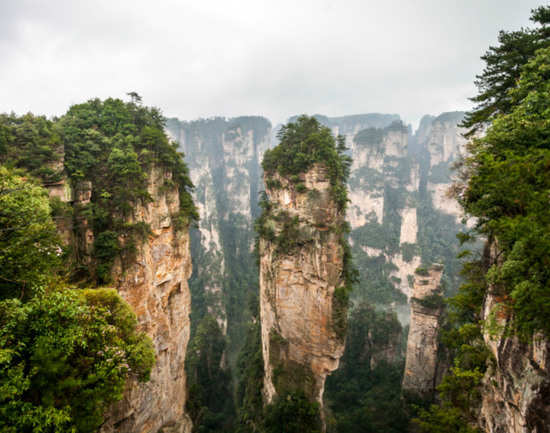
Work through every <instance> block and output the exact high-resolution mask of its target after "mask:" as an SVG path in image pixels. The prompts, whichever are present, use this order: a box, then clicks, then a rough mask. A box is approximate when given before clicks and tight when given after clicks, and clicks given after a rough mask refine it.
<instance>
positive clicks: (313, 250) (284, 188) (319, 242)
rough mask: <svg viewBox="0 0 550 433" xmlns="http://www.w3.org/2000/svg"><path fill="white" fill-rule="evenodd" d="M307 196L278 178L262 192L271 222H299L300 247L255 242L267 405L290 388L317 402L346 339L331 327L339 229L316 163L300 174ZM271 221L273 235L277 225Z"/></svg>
mask: <svg viewBox="0 0 550 433" xmlns="http://www.w3.org/2000/svg"><path fill="white" fill-rule="evenodd" d="M301 178H302V179H301V180H302V182H303V184H305V186H306V187H307V188H308V190H309V191H306V192H298V191H296V189H295V187H294V185H292V184H291V183H289V182H288V181H287V180H286V179H284V178H280V177H278V176H277V175H275V176H274V179H276V180H278V181H279V182H280V183H281V187H280V188H277V189H267V194H268V197H269V199H270V202H271V203H272V205H273V208H272V210H271V214H270V216H271V217H273V216H275V217H276V215H277V214H279V213H280V212H286V215H287V216H288V217H290V218H294V217H297V218H298V221H299V222H298V231H299V233H300V237H303V239H300V240H299V244H298V246H296V247H294V248H293V249H292V250H291V251H290V252H281V251H280V250H279V249H278V248H277V245H276V244H275V243H274V242H270V241H267V240H265V239H261V240H260V311H261V327H262V350H263V358H264V366H265V375H264V396H265V400H266V402H268V403H269V402H271V401H272V399H273V397H274V396H275V395H277V394H279V393H282V392H284V391H288V390H296V389H300V390H303V391H305V393H306V395H308V396H309V397H310V398H311V399H312V400H317V401H318V402H319V403H321V404H322V395H323V390H324V384H325V379H326V376H327V375H328V374H329V373H330V372H331V371H334V370H335V369H336V368H337V367H338V361H339V359H340V357H341V356H342V354H343V351H344V341H343V338H342V337H341V336H339V335H338V333H337V331H336V330H335V326H334V320H333V318H334V316H333V313H334V308H335V306H334V290H335V288H336V287H340V286H342V285H343V280H342V277H341V274H342V269H343V248H342V246H341V244H340V240H339V234H337V233H336V232H335V231H334V230H331V228H334V227H337V226H339V225H341V224H342V223H343V219H344V215H343V214H341V213H340V212H339V211H338V208H337V206H336V203H335V202H334V201H333V200H332V198H331V194H330V188H331V186H330V182H329V179H328V174H327V173H326V170H325V168H324V167H323V166H321V165H319V164H316V165H314V166H313V167H312V168H311V169H310V170H309V171H308V172H307V173H305V174H303V175H301ZM312 191H314V192H312ZM271 217H270V219H269V221H268V223H269V224H272V227H273V228H274V231H275V233H276V234H278V233H280V232H281V230H282V224H283V223H282V222H281V221H278V220H277V219H276V218H271Z"/></svg>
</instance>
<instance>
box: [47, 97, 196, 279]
mask: <svg viewBox="0 0 550 433" xmlns="http://www.w3.org/2000/svg"><path fill="white" fill-rule="evenodd" d="M164 122H165V120H164V118H163V117H162V115H161V113H160V112H159V111H158V110H157V109H156V108H148V107H143V106H141V104H140V103H139V98H135V97H133V100H132V102H128V103H125V102H123V101H121V100H120V99H111V98H109V99H106V100H105V101H101V100H99V99H93V100H90V101H88V102H86V103H83V104H78V105H74V106H72V107H71V108H70V109H69V110H68V112H67V113H66V114H65V115H64V116H63V117H62V118H61V119H60V120H59V122H58V124H59V129H60V133H61V136H62V140H63V144H64V148H65V161H64V164H65V170H66V172H67V174H68V176H69V178H70V180H71V182H72V184H73V186H74V187H75V188H77V189H78V188H79V187H80V186H81V185H82V182H83V181H92V197H91V203H90V204H89V205H88V206H87V209H86V211H87V213H88V216H89V217H90V218H88V219H90V220H91V222H92V227H93V230H94V235H95V237H96V239H97V238H99V239H100V240H99V241H98V242H96V243H95V244H94V256H95V258H96V259H97V260H98V262H97V270H96V275H95V278H96V279H97V281H98V282H99V283H104V282H107V281H108V275H109V273H110V267H111V265H112V263H113V261H114V253H128V252H132V251H133V250H134V248H135V245H136V243H137V242H138V241H139V240H140V239H139V236H138V234H139V232H140V231H142V229H141V228H140V227H137V226H136V225H135V224H133V225H132V224H128V222H127V221H128V219H129V218H130V217H131V215H132V214H133V210H134V209H135V206H136V205H137V204H138V203H144V204H145V203H147V202H149V201H151V200H152V197H151V196H150V195H149V192H148V191H147V179H148V177H149V176H151V175H152V171H151V170H152V169H153V167H157V168H159V167H160V169H161V170H164V171H165V172H166V173H169V176H170V179H169V180H170V181H169V182H165V183H164V185H163V188H175V187H177V188H178V191H179V200H180V211H179V214H178V215H173V217H174V219H175V221H176V224H175V225H176V226H177V227H176V228H178V227H179V228H183V227H185V226H187V224H188V223H189V222H192V221H195V220H196V219H197V218H198V214H197V211H196V209H195V206H194V204H193V201H192V198H191V195H190V189H191V188H192V187H193V184H192V183H191V180H190V178H189V173H188V169H187V166H186V165H185V163H184V162H183V156H182V154H181V153H179V152H178V151H177V144H175V143H171V142H170V141H169V140H168V138H167V136H166V134H165V132H164V124H165V123H164ZM137 224H139V223H137ZM142 224H143V223H142ZM115 237H116V238H117V242H118V243H119V245H116V248H115V247H114V245H113V244H114V243H115V240H114V238H115ZM103 246H105V247H106V249H107V251H105V252H102V251H101V249H102V247H103Z"/></svg>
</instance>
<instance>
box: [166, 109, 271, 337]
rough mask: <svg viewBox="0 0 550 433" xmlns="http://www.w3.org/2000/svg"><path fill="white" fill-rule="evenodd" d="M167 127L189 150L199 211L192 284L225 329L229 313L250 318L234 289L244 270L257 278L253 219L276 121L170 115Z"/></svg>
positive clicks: (244, 296)
mask: <svg viewBox="0 0 550 433" xmlns="http://www.w3.org/2000/svg"><path fill="white" fill-rule="evenodd" d="M167 132H168V133H169V134H170V135H171V136H172V137H173V138H174V139H175V140H177V141H178V142H179V144H180V149H181V150H182V151H183V152H184V154H185V161H186V163H187V165H188V167H189V171H190V175H191V179H192V181H193V183H194V185H195V190H194V193H193V199H194V202H195V204H196V206H197V208H198V210H199V215H200V221H199V226H198V230H192V244H191V255H192V257H193V263H194V266H193V268H194V273H193V275H192V277H191V282H190V284H191V285H192V286H196V287H197V290H200V291H201V292H203V296H204V298H205V303H206V306H207V309H208V312H209V313H210V314H213V315H214V316H215V317H216V319H217V321H218V324H219V325H220V328H221V329H222V331H223V332H224V333H225V332H226V331H227V329H228V317H233V318H235V319H236V320H240V319H243V323H244V321H245V320H244V319H245V318H246V317H244V316H243V311H242V305H245V304H246V299H247V293H244V292H243V293H235V292H234V287H235V286H239V287H241V286H243V283H242V279H243V277H244V275H243V274H245V273H246V272H248V273H249V274H251V278H252V274H253V273H254V266H253V257H252V254H251V252H252V248H253V244H254V230H253V222H254V219H255V218H256V216H257V215H258V192H259V191H260V190H262V189H263V187H262V177H261V166H260V162H261V160H262V157H263V154H264V152H265V151H266V150H267V149H268V148H269V146H270V140H271V124H270V123H269V121H268V120H267V119H265V118H263V117H257V116H250V117H236V118H232V119H225V118H219V117H218V118H212V119H204V120H196V121H192V122H180V121H178V120H177V119H170V120H169V121H168V123H167ZM254 280H255V281H254V282H253V283H252V284H250V285H252V286H256V287H257V275H254ZM236 281H238V283H236V284H235V282H236ZM231 288H233V293H231V294H230V293H229V292H230V291H231ZM241 325H242V324H241V323H240V322H239V323H232V324H231V326H229V328H230V330H233V331H237V330H238V328H239V327H240V326H241ZM230 345H232V341H230Z"/></svg>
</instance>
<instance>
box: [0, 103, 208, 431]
mask: <svg viewBox="0 0 550 433" xmlns="http://www.w3.org/2000/svg"><path fill="white" fill-rule="evenodd" d="M163 126H164V120H163V118H162V116H161V114H160V112H159V111H158V110H156V109H154V108H147V107H144V106H142V105H141V102H140V98H139V97H138V96H137V95H135V96H133V99H132V101H131V102H123V101H122V100H118V99H107V100H105V101H101V100H99V99H94V100H90V101H88V102H86V103H83V104H79V105H75V106H73V107H71V108H70V109H69V111H68V112H67V113H66V114H65V115H64V116H62V117H60V118H58V119H57V118H56V119H52V120H50V119H47V118H45V117H43V116H35V115H32V114H26V115H24V116H17V115H14V114H10V115H2V116H0V131H1V132H0V164H1V167H0V202H1V205H0V209H1V210H0V221H1V228H0V245H1V252H0V290H1V292H0V311H1V314H0V325H1V327H0V371H1V374H0V430H2V431H3V432H4V431H5V432H27V431H28V432H35V431H44V432H46V431H48V432H49V431H51V432H62V431H63V432H64V431H67V432H69V431H78V432H81V431H82V432H94V431H97V430H98V428H99V427H100V425H101V424H102V422H103V415H104V412H105V411H106V410H107V409H108V408H109V406H110V405H111V404H112V403H113V402H115V401H117V400H120V399H121V398H122V393H123V390H124V387H125V383H126V382H127V380H128V379H130V378H134V379H137V380H139V381H147V380H148V379H149V374H150V371H151V368H152V366H153V364H154V362H155V354H154V350H153V345H152V342H151V340H150V338H149V337H148V336H146V335H145V334H144V333H142V332H138V331H137V320H136V315H135V313H134V312H133V311H132V310H131V308H130V307H129V306H128V305H127V304H126V303H125V302H124V301H123V300H122V298H121V297H120V296H119V295H118V294H117V292H116V290H114V289H110V288H106V287H103V285H105V284H108V283H110V282H111V279H110V270H111V266H112V264H113V261H114V260H115V258H117V257H118V258H120V259H121V260H128V257H129V256H131V255H132V254H133V253H134V251H135V250H136V248H138V247H139V244H140V242H142V241H143V239H144V237H146V236H147V234H148V232H149V227H148V226H147V225H146V224H144V223H143V222H139V221H138V222H135V223H128V221H129V220H130V217H131V215H132V213H133V209H134V207H135V206H136V205H137V204H138V203H146V202H147V201H150V200H152V197H151V196H150V195H149V193H148V191H147V188H146V181H147V178H148V176H149V173H150V171H151V169H152V168H153V166H160V167H162V168H163V169H164V170H167V171H169V172H170V173H171V177H170V179H167V181H166V182H167V183H166V185H165V188H168V189H174V188H178V190H179V195H180V211H179V214H178V215H175V216H174V218H175V219H177V220H178V221H179V224H180V226H178V227H177V228H176V229H179V230H181V229H183V228H186V227H187V226H188V225H189V223H190V222H191V221H193V220H195V219H196V218H197V214H196V210H195V208H194V205H193V202H192V199H191V196H190V193H189V190H190V188H191V187H192V184H191V181H190V180H189V177H188V173H187V168H186V166H185V164H184V162H183V158H182V155H180V154H179V153H178V152H177V150H176V147H175V145H173V144H171V143H170V142H169V141H168V139H167V137H166V135H165V133H164V130H163ZM92 181H93V192H90V199H89V200H88V202H87V203H84V204H83V205H80V204H78V202H77V197H76V196H77V195H78V194H79V191H81V190H82V185H83V184H85V182H88V185H91V183H92ZM58 185H62V188H63V189H64V195H65V197H64V199H60V197H58V196H55V195H52V197H51V198H50V197H49V194H48V190H47V188H51V187H55V186H58ZM88 188H89V187H88ZM75 201H76V202H77V204H76V205H72V203H74V202H75ZM83 224H85V227H88V226H91V228H92V231H93V233H94V243H93V246H92V250H91V257H86V256H85V252H83V250H82V249H83V247H82V244H81V240H80V239H79V236H80V231H81V230H82V225H83ZM66 227H70V241H69V242H68V243H67V242H66V239H65V240H62V238H61V237H60V236H59V235H58V232H57V229H58V228H66Z"/></svg>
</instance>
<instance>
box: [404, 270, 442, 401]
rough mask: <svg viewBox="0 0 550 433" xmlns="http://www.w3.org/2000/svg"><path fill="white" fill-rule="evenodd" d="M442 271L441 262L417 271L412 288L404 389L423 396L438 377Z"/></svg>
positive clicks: (426, 394) (431, 387) (431, 389)
mask: <svg viewBox="0 0 550 433" xmlns="http://www.w3.org/2000/svg"><path fill="white" fill-rule="evenodd" d="M442 274H443V268H442V266H441V265H433V266H432V267H431V268H429V269H426V270H419V271H417V273H416V275H415V280H414V286H413V290H412V297H411V318H410V329H409V336H408V339H407V355H406V361H405V373H404V375H403V391H406V392H409V393H413V394H416V395H419V396H422V397H430V396H432V395H433V392H434V390H435V386H436V379H437V376H438V335H439V328H440V322H439V320H440V316H441V313H442V301H440V300H442V298H441V287H440V282H441V276H442Z"/></svg>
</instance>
